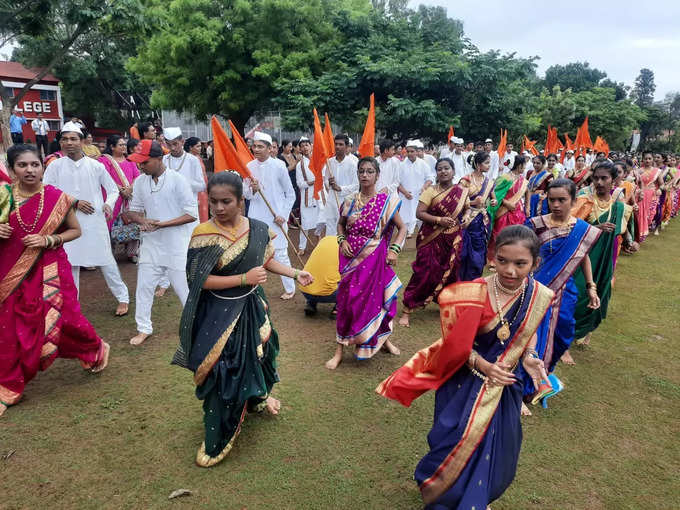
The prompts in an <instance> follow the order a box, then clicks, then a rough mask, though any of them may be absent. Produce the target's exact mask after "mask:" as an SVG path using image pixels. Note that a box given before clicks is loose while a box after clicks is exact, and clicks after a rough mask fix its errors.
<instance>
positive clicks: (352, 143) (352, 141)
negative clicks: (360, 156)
mask: <svg viewBox="0 0 680 510" xmlns="http://www.w3.org/2000/svg"><path fill="white" fill-rule="evenodd" d="M347 138H349V136H348V137H347ZM349 144H350V145H354V140H352V139H351V138H349Z"/></svg>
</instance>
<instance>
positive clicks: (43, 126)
mask: <svg viewBox="0 0 680 510" xmlns="http://www.w3.org/2000/svg"><path fill="white" fill-rule="evenodd" d="M31 128H32V129H33V132H34V133H35V134H36V136H47V132H48V131H49V130H50V126H49V125H48V124H47V121H46V120H45V119H42V120H40V119H35V120H34V121H33V122H31Z"/></svg>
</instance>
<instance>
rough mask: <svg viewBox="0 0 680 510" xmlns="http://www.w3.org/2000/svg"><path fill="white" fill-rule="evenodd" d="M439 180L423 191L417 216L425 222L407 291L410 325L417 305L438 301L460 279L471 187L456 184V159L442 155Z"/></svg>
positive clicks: (405, 321)
mask: <svg viewBox="0 0 680 510" xmlns="http://www.w3.org/2000/svg"><path fill="white" fill-rule="evenodd" d="M435 169H436V172H437V184H436V185H434V186H430V187H429V188H427V189H426V190H425V191H423V193H422V194H421V195H420V201H419V203H418V208H417V210H416V217H417V218H418V219H419V220H420V221H422V222H423V225H422V227H421V228H420V232H418V237H417V239H416V250H417V251H416V260H415V261H413V264H412V265H411V268H412V269H413V275H412V276H411V279H410V280H409V282H408V285H407V286H406V290H405V291H404V298H403V300H404V309H403V310H402V314H401V318H400V319H399V324H400V325H401V326H406V327H409V316H410V314H411V312H412V311H413V310H414V309H416V308H422V307H425V306H426V305H428V304H429V303H431V302H432V301H433V300H434V301H436V300H437V297H438V296H439V293H440V292H441V290H442V289H443V288H444V287H446V286H447V285H449V284H451V283H453V282H455V281H456V278H457V275H458V265H459V260H460V258H459V255H460V250H461V242H462V238H463V236H462V231H461V226H460V219H461V217H462V216H463V215H464V214H465V211H466V202H467V196H468V188H467V187H463V186H458V185H455V184H453V178H454V177H455V169H454V163H453V161H452V160H451V159H449V158H442V159H440V160H438V161H437V163H436V164H435Z"/></svg>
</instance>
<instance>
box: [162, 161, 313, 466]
mask: <svg viewBox="0 0 680 510" xmlns="http://www.w3.org/2000/svg"><path fill="white" fill-rule="evenodd" d="M208 195H209V201H210V207H211V209H212V213H213V219H212V220H210V221H208V222H205V223H202V224H201V225H199V226H198V227H196V228H195V229H194V232H193V234H192V237H191V242H190V243H189V253H188V257H187V278H188V280H189V289H190V292H189V297H188V299H187V302H186V305H185V307H184V311H183V313H182V320H181V322H180V345H179V348H178V349H177V352H176V354H175V357H174V358H173V363H174V364H176V365H180V366H182V367H185V368H188V369H189V370H191V371H192V372H194V383H195V384H196V396H197V397H198V398H199V399H200V400H203V411H204V413H205V417H204V424H205V441H204V442H203V444H202V445H201V447H200V449H199V451H198V454H197V456H196V464H197V465H199V466H201V467H211V466H214V465H215V464H217V463H218V462H220V461H221V460H223V459H224V457H226V455H227V454H228V453H229V451H230V450H231V448H232V447H233V444H234V441H235V440H236V437H237V436H238V434H239V432H240V429H241V424H242V423H243V419H244V418H245V415H246V413H247V412H261V411H264V410H267V411H269V412H270V413H272V414H278V412H279V409H280V403H279V401H278V400H276V399H275V398H273V397H272V396H271V391H272V388H273V386H274V384H275V383H276V382H278V380H279V376H278V373H277V370H276V357H277V355H278V352H279V340H278V335H277V334H276V331H275V330H274V329H273V328H272V325H271V319H270V315H269V306H268V304H267V298H266V297H265V294H264V291H263V290H262V287H261V286H260V285H261V284H262V283H264V282H265V281H266V280H267V273H266V270H269V271H271V272H273V273H276V274H281V275H284V276H289V277H291V278H295V279H296V280H298V281H299V282H300V283H301V284H303V285H307V284H309V283H311V282H312V280H313V279H312V277H311V275H310V274H309V273H307V272H304V271H298V270H296V269H292V268H290V267H287V266H284V265H282V264H280V263H278V262H276V261H275V260H274V259H273V255H274V247H273V244H272V242H271V241H272V239H273V235H274V234H272V233H271V232H270V230H269V228H268V227H267V225H266V224H265V223H263V222H260V221H257V220H253V219H248V218H245V217H243V216H241V207H242V206H243V184H242V181H241V178H240V177H239V176H238V175H237V174H235V173H233V172H220V173H217V174H215V175H214V176H213V177H212V178H211V179H210V182H209V183H208ZM265 269H266V270H265Z"/></svg>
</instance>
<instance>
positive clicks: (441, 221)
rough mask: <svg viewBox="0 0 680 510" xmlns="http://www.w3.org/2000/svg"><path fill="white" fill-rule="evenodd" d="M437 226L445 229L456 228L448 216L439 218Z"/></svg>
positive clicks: (453, 219) (454, 222) (453, 221)
mask: <svg viewBox="0 0 680 510" xmlns="http://www.w3.org/2000/svg"><path fill="white" fill-rule="evenodd" d="M439 224H440V225H441V226H442V227H445V228H451V227H455V226H456V220H455V218H450V217H449V216H442V217H440V218H439Z"/></svg>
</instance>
